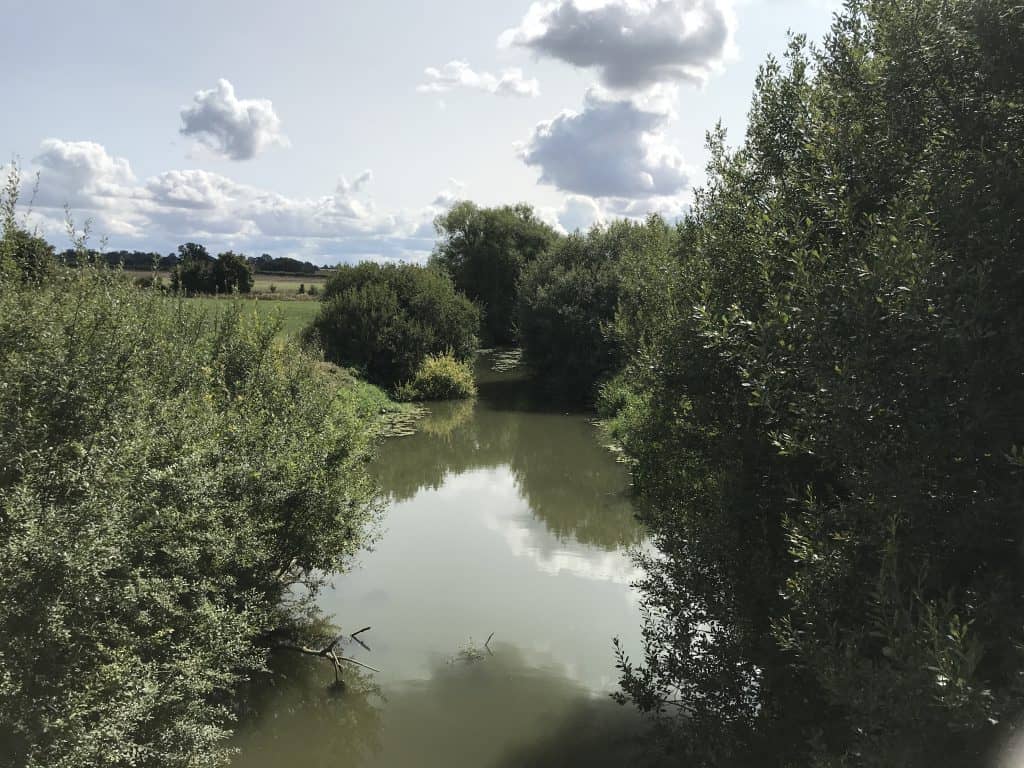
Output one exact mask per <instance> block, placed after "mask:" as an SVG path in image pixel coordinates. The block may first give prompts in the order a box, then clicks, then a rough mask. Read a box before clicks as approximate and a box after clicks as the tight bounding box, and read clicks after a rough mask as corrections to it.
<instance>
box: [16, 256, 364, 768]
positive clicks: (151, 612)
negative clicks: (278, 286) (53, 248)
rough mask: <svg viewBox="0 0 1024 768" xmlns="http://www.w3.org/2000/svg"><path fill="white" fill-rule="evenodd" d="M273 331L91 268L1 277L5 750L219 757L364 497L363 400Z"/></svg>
mask: <svg viewBox="0 0 1024 768" xmlns="http://www.w3.org/2000/svg"><path fill="white" fill-rule="evenodd" d="M275 333H276V327H275V326H274V325H271V324H267V323H265V322H261V321H260V320H259V319H258V317H256V316H255V315H251V314H250V313H245V315H244V316H243V313H242V312H241V309H240V307H238V306H235V307H234V308H232V309H230V310H228V311H224V312H218V313H216V314H215V315H213V316H211V317H207V316H204V315H203V314H202V312H201V310H198V309H197V308H195V306H194V305H191V304H189V303H187V302H180V301H175V300H173V299H170V298H167V297H164V296H163V295H162V294H161V293H160V292H157V291H140V290H137V289H135V288H134V287H133V286H132V285H131V283H130V282H129V281H128V280H125V279H124V278H123V276H121V275H119V274H117V273H115V272H111V271H108V270H106V269H102V270H101V269H94V268H92V267H83V268H80V269H74V270H72V269H67V268H58V269H57V270H56V272H55V274H54V275H53V277H52V278H51V279H50V280H49V281H48V282H47V283H46V284H44V285H42V286H38V287H24V286H20V285H8V286H5V287H4V288H3V289H2V290H0V744H3V750H2V752H0V765H4V766H12V767H13V766H19V767H22V766H28V767H29V768H43V766H46V767H47V768H73V767H76V766H84V765H108V766H127V765H147V766H186V765H189V766H214V765H222V764H224V763H225V762H226V759H227V753H228V750H227V748H226V745H225V739H226V737H227V736H228V734H229V726H230V721H231V706H230V701H231V698H230V697H231V695H232V694H233V692H234V690H235V686H236V685H237V684H238V683H239V682H240V681H242V680H244V679H246V678H247V677H249V676H251V675H252V674H254V673H256V672H257V671H259V670H261V669H263V668H264V665H265V662H266V655H267V650H266V649H267V647H268V646H271V645H275V644H277V643H279V642H282V641H285V640H287V641H288V642H302V641H303V638H302V634H301V632H300V630H299V628H298V625H297V624H296V623H295V621H296V616H297V614H296V613H295V611H302V610H304V607H303V603H302V602H299V603H298V604H296V602H295V594H301V593H304V592H305V590H304V589H303V586H304V587H308V588H310V589H312V590H315V589H316V588H317V586H319V584H320V583H321V579H322V576H321V574H323V573H328V572H331V571H335V570H339V569H343V568H344V567H345V566H346V564H347V563H348V562H349V559H350V557H351V556H352V555H353V554H354V553H355V552H356V551H357V550H358V549H359V548H360V547H361V546H362V545H363V543H364V542H365V541H366V536H367V525H368V524H369V523H371V522H372V520H373V519H374V517H375V515H376V513H377V509H378V506H377V501H376V492H375V488H374V486H373V484H372V483H371V481H370V479H369V477H368V476H367V474H366V470H365V461H364V459H365V458H366V456H367V451H368V449H369V443H368V440H369V439H370V438H371V436H372V435H373V433H374V431H375V429H376V427H375V423H376V422H375V421H374V418H375V417H370V416H364V415H360V413H359V411H358V410H357V405H356V404H354V403H353V402H352V399H351V397H350V394H349V392H348V390H346V389H339V388H338V386H337V385H336V384H335V383H332V381H330V380H329V379H328V378H327V377H326V376H325V375H322V374H321V373H320V370H319V368H318V364H317V363H315V362H314V361H312V360H311V359H309V358H307V357H306V356H304V355H303V354H301V353H300V351H299V350H298V349H297V348H296V347H295V346H293V345H291V344H289V343H287V342H283V341H279V340H277V339H276V338H275ZM293 586H298V587H299V588H298V590H297V592H293V590H292V587H293Z"/></svg>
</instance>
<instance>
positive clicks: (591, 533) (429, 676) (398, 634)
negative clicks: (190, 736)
mask: <svg viewBox="0 0 1024 768" xmlns="http://www.w3.org/2000/svg"><path fill="white" fill-rule="evenodd" d="M493 362H494V357H493V356H492V355H483V356H481V358H480V360H479V361H478V367H479V376H480V396H479V398H478V399H477V400H476V401H475V402H465V403H454V404H439V405H434V406H432V407H431V409H430V410H431V414H430V415H429V417H427V418H426V419H425V420H424V421H423V422H421V424H420V428H419V431H418V432H417V434H416V435H415V436H412V437H405V438H398V439H392V440H389V441H387V442H386V443H385V444H384V445H383V446H382V448H381V451H380V454H379V457H378V459H377V460H376V462H375V464H374V472H375V473H376V475H377V476H378V477H379V479H380V482H381V485H382V487H383V489H384V491H385V492H386V493H387V494H388V496H389V499H390V503H389V505H388V509H387V512H386V514H385V518H384V521H383V530H382V535H381V538H380V540H379V542H378V543H377V545H376V547H375V549H374V550H373V551H372V552H369V553H365V554H364V556H363V557H362V558H361V560H360V562H359V564H358V566H357V567H356V569H355V570H353V571H352V572H351V573H348V574H345V575H344V576H342V577H340V578H339V579H338V580H337V582H336V584H335V585H334V586H333V588H329V589H326V590H325V591H324V592H323V594H322V596H321V599H320V606H321V608H322V609H323V610H324V611H325V612H326V613H327V614H328V615H329V616H332V617H333V618H334V620H335V621H337V622H339V623H341V624H342V625H343V628H344V629H347V630H349V631H354V630H355V629H357V628H359V627H362V626H371V627H372V630H371V631H370V632H367V633H365V635H363V636H362V638H363V639H365V641H366V644H367V645H368V646H369V647H370V648H371V649H372V650H370V651H367V650H365V649H363V648H361V647H359V646H358V645H356V644H350V645H348V646H346V647H345V649H344V650H345V653H346V654H347V655H350V656H353V657H355V658H357V659H359V660H360V661H363V662H365V663H366V664H369V665H372V666H373V667H376V668H378V669H380V670H381V671H380V672H379V673H370V672H362V671H358V670H357V669H356V668H354V667H353V670H352V672H351V673H350V674H349V675H348V678H347V686H348V687H347V690H346V691H345V692H344V694H342V695H333V696H332V695H331V694H330V693H329V692H328V691H327V688H326V686H327V683H329V682H330V680H331V679H332V677H333V675H332V673H331V671H330V668H329V665H327V664H317V663H316V662H315V661H312V660H308V659H302V660H301V662H297V664H298V665H299V666H298V667H297V668H296V670H294V672H293V673H292V674H290V675H289V676H288V677H287V678H286V680H287V682H285V683H283V684H280V685H278V686H276V687H274V688H272V689H271V690H268V691H265V692H264V693H263V695H262V696H261V697H259V698H260V700H259V702H258V704H257V705H256V712H257V713H258V714H256V715H255V716H253V717H250V718H246V719H245V721H244V722H243V723H242V724H241V727H240V729H239V735H238V738H237V745H238V746H239V748H240V750H241V752H240V754H239V756H238V757H237V758H236V760H235V765H237V766H242V767H243V768H263V767H264V766H268V767H269V766H283V765H301V766H304V767H309V766H321V765H323V766H327V765H330V766H341V767H347V766H446V767H448V766H516V765H588V766H603V765H609V766H611V765H622V764H625V763H632V762H633V760H632V759H631V757H630V756H631V755H633V754H634V752H635V750H636V747H637V744H636V741H637V733H638V732H639V730H640V728H641V727H642V726H641V724H640V723H639V721H638V718H637V716H636V715H635V714H634V713H633V711H632V710H631V709H629V708H626V707H620V706H618V705H616V704H614V703H613V702H612V701H611V700H610V698H609V695H608V694H609V693H610V692H611V691H613V690H614V689H615V685H616V670H615V668H614V656H613V653H612V644H611V641H612V638H613V637H619V638H620V639H621V640H622V642H623V644H624V645H625V647H626V648H627V649H628V650H629V651H630V652H632V653H636V652H637V651H638V650H639V648H640V636H639V629H640V616H639V607H638V599H637V597H638V596H637V594H636V592H635V590H633V589H632V588H631V586H630V583H631V582H632V581H633V580H634V579H635V578H636V576H637V573H636V571H635V569H634V566H633V564H632V562H631V560H630V558H629V556H628V550H629V549H630V548H633V547H637V546H643V545H644V543H645V537H644V532H643V530H642V528H641V527H640V525H639V524H638V523H637V522H636V519H635V517H634V509H633V506H632V503H631V501H630V496H629V476H628V473H627V472H626V470H625V468H624V467H622V466H621V465H620V464H617V463H616V462H615V461H614V459H613V457H612V456H611V455H610V454H609V453H608V452H607V451H605V450H604V449H602V448H601V447H600V445H599V443H598V442H597V440H596V435H595V432H594V427H593V426H592V425H591V424H590V422H589V420H588V417H587V416H586V415H581V414H566V413H564V412H560V411H553V410H551V409H550V408H545V407H544V405H543V403H542V402H539V401H538V400H537V399H534V398H531V396H530V393H529V386H528V382H527V381H526V380H525V379H524V377H523V375H522V374H521V373H518V372H516V371H514V370H513V371H511V372H504V373H500V372H496V371H494V370H492V364H493ZM491 633H493V638H492V639H491V640H490V643H489V646H485V642H486V641H487V638H488V637H489V636H490V635H491ZM306 662H309V663H306Z"/></svg>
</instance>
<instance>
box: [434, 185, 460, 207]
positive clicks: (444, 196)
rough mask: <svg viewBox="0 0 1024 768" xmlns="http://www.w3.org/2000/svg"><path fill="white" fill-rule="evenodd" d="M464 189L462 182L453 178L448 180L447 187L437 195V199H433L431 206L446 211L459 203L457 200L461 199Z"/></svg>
mask: <svg viewBox="0 0 1024 768" xmlns="http://www.w3.org/2000/svg"><path fill="white" fill-rule="evenodd" d="M465 189H466V185H465V183H464V182H461V181H459V180H458V179H455V178H449V179H448V186H447V187H446V188H445V189H442V190H441V191H440V192H438V193H437V197H435V198H434V201H433V203H431V205H433V206H434V207H435V208H440V209H442V210H447V209H449V208H451V207H452V206H453V205H455V204H456V203H457V202H459V200H462V199H463V192H464V191H465Z"/></svg>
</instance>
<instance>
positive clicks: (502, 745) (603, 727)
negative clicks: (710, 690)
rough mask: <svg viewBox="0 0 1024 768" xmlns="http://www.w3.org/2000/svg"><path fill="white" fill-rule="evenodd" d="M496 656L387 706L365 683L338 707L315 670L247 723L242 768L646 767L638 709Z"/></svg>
mask: <svg viewBox="0 0 1024 768" xmlns="http://www.w3.org/2000/svg"><path fill="white" fill-rule="evenodd" d="M493 650H494V655H493V656H485V657H484V658H483V659H481V660H479V661H476V662H466V661H456V660H452V659H441V658H438V659H435V660H434V662H433V666H432V669H431V675H430V677H429V678H428V679H427V680H423V681H415V682H411V683H408V684H404V685H400V686H395V687H392V688H391V689H390V690H389V691H388V693H387V698H386V701H384V700H381V699H380V698H379V696H378V694H377V692H375V691H374V690H373V689H372V686H368V684H367V682H366V680H365V678H363V677H362V676H358V675H355V674H354V673H353V675H352V676H351V677H350V688H349V690H348V691H346V692H345V693H344V694H342V695H341V696H336V697H332V696H330V695H328V694H326V693H325V692H324V689H323V685H324V684H325V683H326V682H327V681H329V680H330V679H331V678H332V673H330V672H329V671H328V670H326V669H323V668H322V667H317V666H316V665H315V664H313V665H310V664H306V665H304V666H305V667H306V668H305V670H304V671H303V672H302V673H301V674H300V675H299V676H298V677H295V678H293V679H292V684H291V685H290V686H289V687H287V688H286V689H284V690H276V691H275V695H274V696H272V697H268V698H267V699H266V700H264V701H263V702H262V705H263V706H262V708H261V709H259V714H258V716H257V717H256V718H253V719H250V720H249V721H248V722H247V724H246V726H245V727H244V729H243V731H242V733H241V735H240V739H239V743H240V746H241V747H242V750H243V762H242V763H241V764H243V765H245V766H247V767H248V768H264V767H266V768H270V766H275V767H277V766H281V765H286V764H288V763H293V762H295V761H296V760H297V759H299V760H300V762H301V764H302V765H303V766H305V767H308V768H313V767H319V766H336V767H337V768H349V767H353V766H364V767H366V768H373V767H375V766H422V767H423V768H432V767H433V766H438V767H439V768H441V767H442V766H443V767H444V768H449V767H450V766H474V767H476V766H481V767H484V766H498V767H502V768H504V766H509V768H511V766H523V765H530V766H563V765H564V766H568V765H587V766H595V767H596V768H602V766H622V765H640V764H642V763H641V760H642V753H643V751H644V750H643V749H642V745H643V735H644V733H643V728H644V726H643V723H642V722H641V721H640V720H639V718H638V716H637V715H636V714H635V713H634V712H633V711H632V710H631V709H628V708H624V707H620V706H618V705H616V704H614V703H613V702H611V701H610V700H609V699H608V698H607V697H602V696H595V695H593V693H591V692H590V691H589V690H588V689H587V688H585V687H584V686H581V685H580V684H579V683H578V682H576V681H575V680H574V679H573V677H572V675H571V672H570V671H569V670H568V669H566V668H565V667H562V666H560V665H559V664H557V663H556V662H553V661H549V662H548V663H543V664H538V663H537V660H536V659H534V658H532V657H528V656H527V655H525V654H523V653H522V652H521V651H520V650H519V649H518V648H516V647H515V646H513V645H509V644H505V643H496V644H494V648H493ZM354 736H355V737H356V739H355V740H353V737H354Z"/></svg>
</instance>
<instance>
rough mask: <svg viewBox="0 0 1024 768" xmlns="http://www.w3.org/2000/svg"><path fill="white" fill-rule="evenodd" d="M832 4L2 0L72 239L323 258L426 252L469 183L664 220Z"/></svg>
mask: <svg viewBox="0 0 1024 768" xmlns="http://www.w3.org/2000/svg"><path fill="white" fill-rule="evenodd" d="M838 6H839V2H838V0H538V1H532V0H434V2H430V3H425V2H422V0H420V1H418V2H417V1H414V0H372V1H371V2H367V1H366V0H363V1H362V2H353V1H352V0H304V2H301V3H293V4H285V3H280V2H267V1H266V0H245V1H244V2H242V1H239V0H202V1H198V0H176V1H175V2H159V3H158V2H155V1H153V0H130V1H129V0H92V1H91V2H81V0H78V1H77V2H47V1H46V0H0V8H3V10H4V18H5V19H6V20H7V21H8V24H7V25H6V32H5V36H4V37H5V39H4V44H3V46H0V83H2V88H3V93H4V94H5V99H4V101H5V109H4V112H5V119H4V120H3V123H2V125H0V153H4V154H6V156H7V157H8V158H11V159H15V160H17V161H18V163H19V164H20V167H21V171H22V174H23V178H24V182H23V192H22V202H23V203H26V204H27V203H29V202H31V203H32V208H31V210H32V218H31V221H32V224H33V226H37V227H38V228H39V229H40V231H41V232H42V234H43V235H44V236H46V237H47V238H48V239H49V240H50V241H51V242H53V243H54V244H55V245H57V246H58V247H64V246H66V245H68V239H67V236H66V234H65V232H64V229H65V228H64V209H65V206H67V208H68V209H69V210H70V211H71V212H72V214H73V216H74V218H75V219H76V221H78V222H79V223H81V222H83V221H84V220H86V219H91V221H92V232H93V237H94V239H99V238H103V239H105V242H106V247H107V248H110V249H122V248H123V249H128V250H146V251H149V250H155V251H158V252H160V253H168V252H170V251H173V250H174V249H175V247H176V246H177V245H178V244H179V243H183V242H186V241H196V242H200V243H203V244H205V245H207V247H208V248H209V249H210V250H211V252H214V253H216V252H219V251H222V250H228V249H231V250H235V251H240V252H244V253H246V254H250V255H257V254H260V253H265V252H266V253H271V254H272V255H275V256H285V255H288V256H294V257H297V258H302V259H308V260H310V261H313V262H316V263H320V264H334V263H339V262H355V261H360V260H365V259H371V260H393V259H405V260H411V261H423V260H424V259H425V258H426V256H427V255H428V254H429V252H430V250H431V248H432V246H433V243H434V240H435V233H434V229H433V224H432V222H433V219H434V217H436V216H437V215H438V214H439V213H442V212H443V211H444V210H446V209H447V208H448V207H449V206H450V205H451V204H452V203H453V202H454V201H456V200H461V199H469V200H473V201H474V202H476V203H478V204H481V205H501V204H508V203H517V202H527V203H530V204H531V205H533V206H534V207H535V208H536V210H537V212H538V214H539V215H540V216H541V217H542V218H544V219H545V220H547V221H549V222H550V223H551V224H552V225H553V226H555V227H557V228H559V229H560V230H564V231H573V230H575V229H577V228H581V229H586V228H587V227H589V226H590V225H591V224H593V223H595V222H602V221H608V220H611V219H614V218H619V217H623V216H628V217H640V216H644V215H646V214H647V213H648V212H651V211H654V212H659V213H662V214H663V215H665V216H666V217H668V218H673V217H678V216H679V215H681V214H682V212H684V211H685V210H686V206H687V204H688V202H689V201H690V200H691V199H692V195H693V189H694V188H695V187H699V186H700V185H701V183H702V181H703V178H704V171H703V168H704V164H705V161H706V157H707V154H706V151H705V147H704V140H705V133H706V131H708V130H709V129H711V128H712V127H714V125H715V123H716V122H717V121H719V120H721V121H722V123H723V125H724V126H725V127H726V129H727V131H728V136H729V139H730V143H738V142H739V141H740V139H741V138H742V136H743V132H744V130H745V127H746V114H747V110H748V108H749V105H750V97H751V94H752V92H753V85H754V78H755V77H756V75H757V70H758V67H759V66H760V65H761V64H762V63H763V62H764V60H765V59H766V57H767V56H769V55H772V54H774V55H779V54H781V53H782V51H784V50H785V47H786V44H787V33H788V32H789V31H792V32H797V33H805V34H807V35H808V37H809V38H810V39H812V40H820V39H821V38H822V37H823V36H824V34H825V33H826V32H827V31H828V28H829V25H830V23H831V18H832V14H833V13H834V12H835V11H836V10H837V9H838ZM0 156H3V155H0ZM94 244H96V243H95V242H94Z"/></svg>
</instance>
